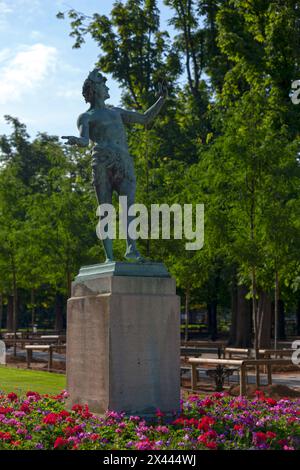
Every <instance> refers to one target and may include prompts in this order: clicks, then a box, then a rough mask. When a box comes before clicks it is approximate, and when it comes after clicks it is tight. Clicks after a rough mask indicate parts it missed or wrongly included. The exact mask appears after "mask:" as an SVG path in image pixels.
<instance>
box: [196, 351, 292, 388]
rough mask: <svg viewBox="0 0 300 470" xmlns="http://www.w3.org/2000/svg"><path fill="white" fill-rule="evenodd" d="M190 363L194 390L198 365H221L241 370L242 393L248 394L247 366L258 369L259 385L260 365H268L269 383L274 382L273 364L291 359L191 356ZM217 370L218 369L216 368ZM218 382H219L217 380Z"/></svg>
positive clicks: (288, 362)
mask: <svg viewBox="0 0 300 470" xmlns="http://www.w3.org/2000/svg"><path fill="white" fill-rule="evenodd" d="M188 363H189V364H191V367H192V371H191V388H192V390H196V387H197V367H199V366H200V365H202V366H203V365H205V366H210V365H212V366H216V367H217V366H221V367H219V370H220V371H221V368H223V369H224V368H225V369H226V368H228V367H229V368H230V367H234V368H236V369H238V370H239V376H240V394H241V395H245V394H246V386H247V367H255V368H256V369H257V371H258V374H257V377H256V381H257V383H256V385H257V386H258V387H259V385H260V376H259V367H260V366H266V367H267V382H268V385H271V384H272V366H273V365H287V364H290V363H291V361H290V359H267V358H265V359H248V358H247V359H209V358H196V357H191V358H189V360H188ZM215 370H216V369H215ZM216 383H217V382H216Z"/></svg>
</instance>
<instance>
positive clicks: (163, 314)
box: [67, 263, 180, 415]
mask: <svg viewBox="0 0 300 470" xmlns="http://www.w3.org/2000/svg"><path fill="white" fill-rule="evenodd" d="M113 264H114V265H115V268H112V269H111V270H110V272H107V265H97V266H94V267H90V268H84V269H82V270H81V272H80V274H79V276H77V278H76V280H75V282H74V283H73V286H72V298H71V299H69V300H68V324H67V388H68V392H69V394H70V398H69V405H70V406H71V405H73V404H75V403H87V404H88V405H89V407H90V409H91V410H92V411H94V412H96V413H103V412H105V411H106V410H107V409H110V410H115V411H125V412H126V413H127V414H139V415H149V414H154V413H155V412H156V410H157V409H160V410H162V411H163V412H165V413H171V412H173V411H178V410H179V399H180V303H179V298H178V296H176V292H175V281H174V280H173V279H172V278H171V277H169V275H168V273H167V271H166V270H163V269H162V266H163V265H160V264H159V263H151V265H152V267H151V269H152V276H145V275H139V270H140V271H144V273H145V269H146V268H147V264H145V265H138V264H132V263H119V265H122V266H121V268H122V269H121V268H120V266H119V269H118V263H113ZM154 264H157V266H156V268H157V272H158V274H160V276H161V277H157V276H153V272H155V269H156V268H155V266H154ZM125 265H128V269H127V268H126V266H125ZM101 266H104V267H105V270H106V272H104V273H103V269H102V267H101ZM141 266H142V267H141ZM118 272H122V274H121V275H120V274H115V273H118ZM131 272H134V275H133V276H132V275H131ZM124 273H125V274H124ZM126 273H128V274H126Z"/></svg>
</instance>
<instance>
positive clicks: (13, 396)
mask: <svg viewBox="0 0 300 470" xmlns="http://www.w3.org/2000/svg"><path fill="white" fill-rule="evenodd" d="M7 398H8V399H9V401H16V400H17V399H18V395H16V394H15V393H14V392H10V393H9V394H8V395H7Z"/></svg>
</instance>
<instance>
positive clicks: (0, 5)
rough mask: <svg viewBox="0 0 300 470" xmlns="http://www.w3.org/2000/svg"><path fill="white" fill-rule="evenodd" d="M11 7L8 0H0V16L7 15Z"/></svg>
mask: <svg viewBox="0 0 300 470" xmlns="http://www.w3.org/2000/svg"><path fill="white" fill-rule="evenodd" d="M12 11H13V9H12V7H11V5H10V4H9V3H8V2H5V1H4V0H0V16H4V15H7V14H8V13H12Z"/></svg>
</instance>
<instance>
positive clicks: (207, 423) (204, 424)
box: [198, 416, 215, 431]
mask: <svg viewBox="0 0 300 470" xmlns="http://www.w3.org/2000/svg"><path fill="white" fill-rule="evenodd" d="M214 424H215V420H214V418H210V417H209V416H203V418H201V420H200V421H199V424H198V429H201V430H202V431H208V430H209V428H211V427H212V426H213V425H214Z"/></svg>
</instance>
